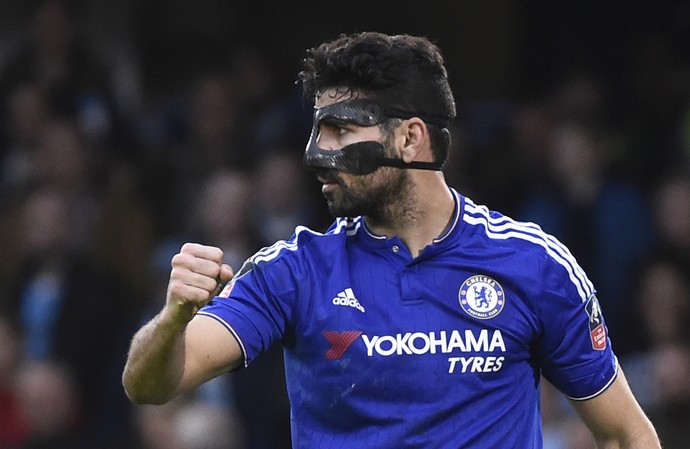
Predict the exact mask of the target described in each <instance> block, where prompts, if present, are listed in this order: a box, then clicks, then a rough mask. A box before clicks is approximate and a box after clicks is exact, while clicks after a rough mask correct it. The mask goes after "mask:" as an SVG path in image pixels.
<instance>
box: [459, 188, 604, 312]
mask: <svg viewBox="0 0 690 449" xmlns="http://www.w3.org/2000/svg"><path fill="white" fill-rule="evenodd" d="M468 206H470V207H469V208H468V210H471V211H473V213H479V214H480V215H481V216H483V217H487V218H488V220H489V222H490V223H491V224H492V225H493V226H492V229H493V230H494V231H503V230H505V229H508V228H511V227H512V228H515V229H521V230H524V231H525V232H527V233H529V234H531V235H534V236H536V237H540V238H544V239H545V240H547V242H548V243H549V244H550V246H551V247H553V248H554V249H555V250H556V251H557V252H558V253H559V254H560V255H561V256H562V257H563V258H564V259H565V260H566V261H568V262H569V263H570V264H571V266H572V268H573V270H574V271H575V272H576V273H577V275H578V279H579V280H580V281H582V283H583V284H582V287H583V288H584V289H585V290H587V292H588V294H589V295H591V294H592V293H594V285H592V283H591V282H590V280H589V279H588V278H587V275H586V274H585V272H584V270H583V269H582V267H581V266H580V265H579V264H578V263H577V261H576V260H575V257H573V255H572V254H571V253H570V251H569V250H568V248H567V247H566V246H565V245H563V244H562V243H561V242H560V241H558V239H556V238H555V237H553V236H551V235H549V234H547V233H545V232H544V231H543V230H542V229H541V227H539V226H538V225H536V224H534V223H529V222H518V221H515V220H513V219H511V218H509V217H506V216H503V217H500V218H494V217H491V216H490V214H489V210H488V208H487V207H486V206H478V205H476V204H474V203H471V202H470V203H468ZM587 299H589V297H588V298H587Z"/></svg>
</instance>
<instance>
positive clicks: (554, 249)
mask: <svg viewBox="0 0 690 449" xmlns="http://www.w3.org/2000/svg"><path fill="white" fill-rule="evenodd" d="M463 220H464V221H465V222H467V223H468V224H471V225H480V226H483V227H484V229H485V230H486V235H487V237H489V238H492V239H499V240H506V239H509V238H518V239H522V240H525V241H529V242H532V243H534V244H536V245H539V246H541V247H542V248H544V249H545V250H546V252H547V254H548V255H549V256H551V257H552V258H553V259H554V260H555V261H556V262H557V263H559V264H560V265H561V266H563V268H565V270H566V271H567V272H568V277H569V278H570V280H571V282H572V283H573V285H574V286H575V287H576V289H577V291H578V295H579V296H580V298H581V300H582V301H583V302H584V301H587V299H589V297H590V296H591V295H592V294H593V293H594V286H593V285H592V283H591V282H590V280H589V279H588V278H587V276H586V275H585V273H584V271H583V270H582V267H580V266H579V264H578V263H577V262H576V261H575V258H574V257H573V256H572V254H571V253H570V251H568V249H567V248H566V247H565V246H563V245H562V244H561V243H560V242H559V241H558V240H557V239H555V238H553V237H552V236H549V235H548V234H546V233H545V232H543V231H542V230H541V228H539V226H537V225H535V224H533V223H519V222H516V221H514V220H512V219H510V218H508V217H501V218H492V217H491V216H490V214H489V210H488V209H487V208H486V207H484V206H477V205H476V204H474V203H472V202H470V201H469V200H467V201H466V213H465V214H464V216H463Z"/></svg>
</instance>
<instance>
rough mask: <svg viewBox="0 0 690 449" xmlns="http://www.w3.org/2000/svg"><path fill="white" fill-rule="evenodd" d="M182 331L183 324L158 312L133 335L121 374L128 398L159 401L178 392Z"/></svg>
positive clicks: (151, 402)
mask: <svg viewBox="0 0 690 449" xmlns="http://www.w3.org/2000/svg"><path fill="white" fill-rule="evenodd" d="M184 330H185V326H184V325H181V324H179V323H177V322H175V321H174V320H171V319H168V318H167V317H166V315H165V314H164V312H161V313H160V314H158V315H157V316H156V317H155V318H153V319H152V320H151V321H149V322H148V323H147V324H146V325H144V326H143V327H142V328H141V329H140V330H139V331H138V332H137V333H136V334H135V335H134V338H133V339H132V343H131V346H130V350H129V354H128V356H127V363H126V365H125V368H124V372H123V374H122V385H123V386H124V388H125V392H126V393H127V397H129V399H130V400H132V401H133V402H135V403H139V404H143V403H147V404H162V403H165V402H167V401H169V400H170V399H172V398H173V397H175V396H177V395H178V394H179V393H180V392H181V391H180V381H181V379H182V375H183V373H184V366H185V344H184Z"/></svg>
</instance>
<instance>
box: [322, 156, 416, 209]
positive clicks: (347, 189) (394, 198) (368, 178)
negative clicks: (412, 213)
mask: <svg viewBox="0 0 690 449" xmlns="http://www.w3.org/2000/svg"><path fill="white" fill-rule="evenodd" d="M322 178H323V179H327V180H329V181H330V182H333V183H334V184H335V187H334V188H332V189H330V190H328V191H325V192H323V196H324V198H325V199H326V203H327V205H328V210H329V212H330V213H331V215H333V216H334V217H356V216H359V215H364V216H367V217H369V218H371V219H372V220H375V221H377V222H387V221H390V220H394V219H396V218H399V216H401V215H402V214H404V206H403V205H404V203H405V201H404V198H407V197H408V196H409V193H410V190H411V187H412V182H411V180H410V177H409V174H408V172H407V171H406V170H403V169H399V168H392V167H379V168H378V169H377V170H376V171H374V172H372V173H369V174H368V175H363V176H361V175H350V174H342V173H341V172H337V171H329V172H327V173H323V174H322Z"/></svg>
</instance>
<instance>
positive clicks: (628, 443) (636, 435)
mask: <svg viewBox="0 0 690 449" xmlns="http://www.w3.org/2000/svg"><path fill="white" fill-rule="evenodd" d="M660 448H661V445H660V443H659V438H658V436H657V434H656V431H655V430H654V427H653V426H652V424H651V422H649V421H647V422H645V423H644V425H641V426H639V427H638V428H637V429H636V431H635V432H631V433H630V434H628V435H627V436H625V437H621V438H620V439H616V440H602V439H597V449H660Z"/></svg>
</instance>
